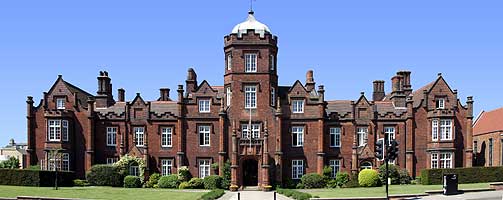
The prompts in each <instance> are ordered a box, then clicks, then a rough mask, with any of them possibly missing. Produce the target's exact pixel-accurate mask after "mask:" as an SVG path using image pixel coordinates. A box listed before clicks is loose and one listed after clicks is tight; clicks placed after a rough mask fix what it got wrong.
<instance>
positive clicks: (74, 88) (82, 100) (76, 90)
mask: <svg viewBox="0 0 503 200" xmlns="http://www.w3.org/2000/svg"><path fill="white" fill-rule="evenodd" d="M63 83H64V84H65V85H66V87H68V90H70V92H72V93H73V94H75V93H79V94H78V96H77V99H78V100H79V101H80V103H81V104H82V105H83V106H84V107H86V106H87V104H86V103H87V100H88V97H90V96H91V97H92V96H93V95H92V94H89V93H88V92H86V91H84V90H83V89H80V88H79V87H77V86H74V85H72V84H71V83H69V82H66V81H63Z"/></svg>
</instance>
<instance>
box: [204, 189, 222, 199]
mask: <svg viewBox="0 0 503 200" xmlns="http://www.w3.org/2000/svg"><path fill="white" fill-rule="evenodd" d="M224 194H225V191H224V190H222V189H217V190H212V191H210V192H208V193H206V194H204V195H203V196H201V198H199V199H200V200H215V199H218V198H220V197H221V196H223V195H224Z"/></svg>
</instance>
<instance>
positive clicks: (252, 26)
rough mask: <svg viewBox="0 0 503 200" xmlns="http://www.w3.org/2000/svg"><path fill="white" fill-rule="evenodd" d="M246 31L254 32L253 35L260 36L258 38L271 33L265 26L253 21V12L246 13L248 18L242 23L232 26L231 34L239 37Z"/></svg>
mask: <svg viewBox="0 0 503 200" xmlns="http://www.w3.org/2000/svg"><path fill="white" fill-rule="evenodd" d="M248 30H254V31H255V33H257V34H260V36H264V34H265V33H266V32H267V33H271V30H270V29H269V27H267V25H265V24H263V23H261V22H259V21H257V20H256V19H255V16H254V15H253V11H250V12H248V18H246V20H245V21H244V22H241V23H239V24H238V25H236V26H234V28H233V29H232V32H231V33H233V34H238V35H241V34H243V33H244V34H246V33H247V32H248Z"/></svg>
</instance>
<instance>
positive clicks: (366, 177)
mask: <svg viewBox="0 0 503 200" xmlns="http://www.w3.org/2000/svg"><path fill="white" fill-rule="evenodd" d="M358 184H359V185H360V186H362V187H377V186H380V181H379V174H378V173H377V171H376V170H373V169H364V170H362V171H360V174H358Z"/></svg>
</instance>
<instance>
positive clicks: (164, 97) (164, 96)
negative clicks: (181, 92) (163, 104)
mask: <svg viewBox="0 0 503 200" xmlns="http://www.w3.org/2000/svg"><path fill="white" fill-rule="evenodd" d="M169 91H170V90H169V88H161V89H159V92H160V97H159V101H170V100H171V99H170V98H169Z"/></svg>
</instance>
